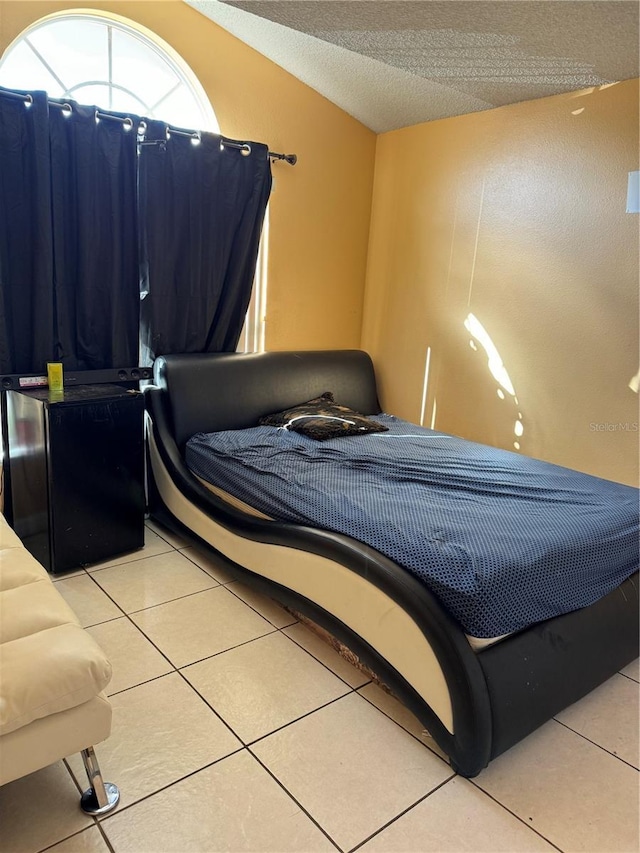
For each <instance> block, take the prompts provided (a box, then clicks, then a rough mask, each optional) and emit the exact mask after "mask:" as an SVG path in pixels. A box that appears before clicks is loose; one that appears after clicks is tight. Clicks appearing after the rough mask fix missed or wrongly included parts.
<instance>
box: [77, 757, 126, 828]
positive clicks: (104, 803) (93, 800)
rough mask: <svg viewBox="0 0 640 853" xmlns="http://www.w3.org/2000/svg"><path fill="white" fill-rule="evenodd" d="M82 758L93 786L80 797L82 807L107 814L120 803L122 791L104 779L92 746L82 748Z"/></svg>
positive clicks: (95, 813)
mask: <svg viewBox="0 0 640 853" xmlns="http://www.w3.org/2000/svg"><path fill="white" fill-rule="evenodd" d="M82 760H83V761H84V769H85V770H86V771H87V776H88V778H89V784H90V785H91V787H90V788H88V789H87V790H86V791H85V792H84V794H83V795H82V797H81V798H80V808H81V809H82V811H84V812H86V813H87V814H90V815H101V814H106V813H107V812H110V811H111V810H112V809H115V807H116V806H117V805H118V801H119V800H120V791H119V790H118V787H117V785H114V784H113V783H112V782H105V781H103V779H102V773H101V772H100V765H99V764H98V759H97V758H96V754H95V751H94V749H93V747H92V746H89V747H87V749H83V750H82Z"/></svg>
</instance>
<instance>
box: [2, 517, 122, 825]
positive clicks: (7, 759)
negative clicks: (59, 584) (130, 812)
mask: <svg viewBox="0 0 640 853" xmlns="http://www.w3.org/2000/svg"><path fill="white" fill-rule="evenodd" d="M110 679H111V665H110V663H109V661H108V660H107V658H106V657H105V655H104V653H103V651H102V650H101V649H100V647H99V646H98V645H97V643H96V642H95V640H94V639H93V637H91V636H90V634H88V633H87V631H85V630H84V629H83V628H82V627H81V626H80V623H79V622H78V619H77V618H76V616H75V614H74V613H73V611H72V610H71V609H70V607H69V606H68V605H67V603H66V602H65V601H64V599H63V598H62V596H61V595H60V594H59V593H58V591H57V590H56V588H55V585H54V584H53V583H52V582H51V579H50V577H49V575H48V574H47V572H46V571H45V570H44V569H43V568H42V566H41V565H40V564H39V563H38V562H37V561H36V560H35V559H34V558H33V557H32V556H31V554H30V553H29V552H28V551H27V550H26V549H25V548H24V546H23V545H22V543H21V541H20V539H18V537H17V536H16V534H15V533H14V532H13V530H11V528H10V527H9V525H8V524H7V522H6V520H5V519H4V518H3V517H2V516H1V515H0V785H4V784H5V783H7V782H11V781H13V780H14V779H18V778H19V777H21V776H25V775H26V774H27V773H32V772H33V771H35V770H39V769H40V768H42V767H46V766H47V765H49V764H52V763H53V762H55V761H58V760H60V759H61V758H64V757H65V756H67V755H71V754H73V753H74V752H81V753H82V757H83V760H84V765H85V768H86V770H87V775H88V777H89V784H90V788H89V789H88V790H87V791H85V793H84V794H83V796H82V798H81V807H82V808H83V809H84V811H86V812H88V813H90V814H103V813H105V812H107V811H110V810H111V809H113V808H115V806H116V805H117V803H118V799H119V792H118V789H117V787H116V786H115V785H113V784H111V783H109V782H106V783H105V782H104V781H103V779H102V776H101V773H100V768H99V766H98V762H97V759H96V757H95V752H94V749H93V745H94V744H95V743H98V742H100V741H102V740H104V739H105V738H106V737H108V736H109V733H110V731H111V705H110V704H109V701H108V699H107V697H106V696H105V694H104V693H103V692H102V691H103V690H104V688H105V687H106V686H107V684H108V683H109V680H110Z"/></svg>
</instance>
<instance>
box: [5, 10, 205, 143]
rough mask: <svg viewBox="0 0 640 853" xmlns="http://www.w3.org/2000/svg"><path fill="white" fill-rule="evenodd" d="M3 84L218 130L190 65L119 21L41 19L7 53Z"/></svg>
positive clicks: (64, 16)
mask: <svg viewBox="0 0 640 853" xmlns="http://www.w3.org/2000/svg"><path fill="white" fill-rule="evenodd" d="M0 85H1V86H5V87H6V88H8V89H11V88H14V89H43V90H44V91H46V92H47V93H48V94H49V95H50V96H51V97H53V98H70V99H73V100H75V101H78V102H79V103H82V104H95V105H96V106H98V107H101V108H102V109H107V110H117V111H118V112H133V113H137V114H141V115H144V116H148V117H149V118H157V119H160V120H162V121H166V122H167V123H168V124H173V125H177V126H179V127H186V128H193V129H197V130H209V131H213V132H216V133H217V132H218V131H219V127H218V122H217V120H216V117H215V114H214V112H213V109H212V108H211V104H210V103H209V100H208V98H207V96H206V94H205V92H204V90H203V89H202V86H201V85H200V84H199V83H198V81H197V79H196V78H195V76H194V75H193V73H192V72H191V70H190V69H189V68H188V66H187V65H186V63H185V62H184V61H183V60H182V59H180V57H179V56H178V55H177V54H176V53H175V51H173V50H172V48H171V47H170V46H169V45H167V44H166V43H164V42H162V41H161V40H160V39H158V38H157V37H156V36H154V35H153V34H152V33H150V32H148V31H147V30H143V29H142V28H140V27H138V26H137V25H135V24H133V23H132V22H129V21H125V19H123V18H120V17H118V16H111V15H110V16H109V17H106V16H104V15H102V14H100V15H98V14H93V13H91V14H90V13H77V12H75V13H59V14H56V15H50V16H48V17H47V18H44V19H42V20H41V21H39V22H38V23H36V24H34V25H33V26H32V27H30V28H29V29H27V30H25V32H23V33H22V35H21V36H19V38H17V39H16V40H15V41H14V42H13V44H11V45H9V47H8V48H7V50H6V51H5V53H4V55H3V57H2V59H1V60H0Z"/></svg>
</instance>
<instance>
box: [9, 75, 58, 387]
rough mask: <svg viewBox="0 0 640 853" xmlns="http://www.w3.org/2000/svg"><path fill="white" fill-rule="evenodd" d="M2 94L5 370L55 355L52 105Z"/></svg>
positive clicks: (35, 97)
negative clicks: (51, 177) (28, 102)
mask: <svg viewBox="0 0 640 853" xmlns="http://www.w3.org/2000/svg"><path fill="white" fill-rule="evenodd" d="M30 97H31V104H30V106H26V104H25V100H23V99H20V98H11V97H6V96H5V97H3V96H2V90H1V89H0V373H34V372H35V373H37V372H39V371H42V370H43V368H44V365H45V363H46V362H47V361H52V360H54V357H55V352H56V350H55V320H54V296H53V289H52V287H51V282H52V277H53V239H52V233H51V185H50V157H49V125H48V104H47V96H46V94H45V93H44V92H31V93H30Z"/></svg>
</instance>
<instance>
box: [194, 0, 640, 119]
mask: <svg viewBox="0 0 640 853" xmlns="http://www.w3.org/2000/svg"><path fill="white" fill-rule="evenodd" d="M186 2H188V3H189V5H190V6H193V7H194V8H195V9H197V10H198V11H200V12H202V13H203V14H204V15H206V16H207V17H209V18H211V19H212V20H213V21H215V22H216V23H218V24H219V25H220V26H222V27H224V28H225V29H226V30H228V31H229V32H231V33H232V34H233V35H235V36H237V37H238V38H240V39H241V40H242V41H244V42H246V43H247V44H249V45H250V46H251V47H253V48H255V49H256V50H258V51H259V52H260V53H263V54H264V55H265V56H267V57H269V59H271V60H273V61H274V62H276V63H277V64H278V65H281V66H282V67H283V68H285V69H286V70H287V71H289V72H291V73H292V74H294V75H295V76H296V77H298V78H299V79H300V80H302V81H303V82H304V83H306V84H307V85H309V86H311V87H312V88H313V89H315V90H317V91H318V92H320V93H321V94H322V95H324V96H325V97H327V98H328V99H329V100H331V101H333V102H334V103H335V104H337V105H338V106H339V107H341V108H342V109H343V110H345V111H346V112H348V113H349V114H351V115H353V116H354V117H355V118H357V119H358V120H359V121H361V122H362V123H363V124H365V125H367V127H370V128H371V129H372V130H374V131H376V132H383V131H387V130H393V129H396V128H398V127H404V126H406V125H411V124H417V123H418V122H422V121H429V120H432V119H437V118H444V117H446V116H451V115H459V114H461V113H467V112H473V111H476V110H483V109H488V108H491V107H496V106H502V105H503V104H510V103H515V102H516V101H523V100H529V99H531V98H539V97H544V96H546V95H554V94H559V93H561V92H568V91H574V90H576V89H582V88H586V87H589V86H599V85H603V84H606V83H611V82H614V81H617V80H625V79H628V78H631V77H637V76H638V74H639V73H640V72H639V67H638V64H639V59H638V45H639V26H638V22H639V9H640V6H639V4H638V2H636V0H595V2H592V0H186Z"/></svg>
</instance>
